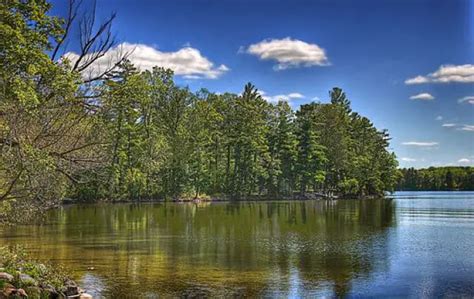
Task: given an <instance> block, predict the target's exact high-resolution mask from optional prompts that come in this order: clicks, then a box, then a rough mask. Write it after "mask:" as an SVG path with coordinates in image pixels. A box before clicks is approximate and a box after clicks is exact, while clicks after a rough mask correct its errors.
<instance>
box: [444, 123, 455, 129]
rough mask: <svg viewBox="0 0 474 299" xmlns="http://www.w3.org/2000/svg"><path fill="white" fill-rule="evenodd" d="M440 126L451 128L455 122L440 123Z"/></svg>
mask: <svg viewBox="0 0 474 299" xmlns="http://www.w3.org/2000/svg"><path fill="white" fill-rule="evenodd" d="M441 126H442V127H445V128H452V127H455V126H456V124H451V123H448V124H442V125H441Z"/></svg>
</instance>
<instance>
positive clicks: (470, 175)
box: [397, 166, 474, 191]
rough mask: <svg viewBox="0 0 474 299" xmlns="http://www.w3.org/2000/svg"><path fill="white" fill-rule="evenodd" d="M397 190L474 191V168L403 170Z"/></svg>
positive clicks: (453, 167)
mask: <svg viewBox="0 0 474 299" xmlns="http://www.w3.org/2000/svg"><path fill="white" fill-rule="evenodd" d="M401 174H402V176H401V178H400V181H399V182H398V184H397V190H406V191H453V190H460V191H474V167H459V166H457V167H455V166H451V167H430V168H425V169H414V168H403V169H401Z"/></svg>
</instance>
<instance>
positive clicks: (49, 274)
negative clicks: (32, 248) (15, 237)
mask: <svg viewBox="0 0 474 299" xmlns="http://www.w3.org/2000/svg"><path fill="white" fill-rule="evenodd" d="M0 267H1V268H3V271H4V272H7V273H9V274H11V275H13V277H14V281H13V285H14V286H15V287H17V288H25V287H27V286H28V285H27V284H25V283H28V282H22V281H21V280H20V279H19V273H22V274H27V275H29V276H30V277H32V278H33V279H34V280H35V281H36V282H37V283H38V284H41V285H45V286H46V285H50V286H53V287H54V288H57V289H60V288H61V287H63V286H64V283H65V282H66V281H68V280H69V277H70V276H69V274H68V273H67V272H66V271H65V270H64V269H62V268H61V267H60V266H58V265H52V264H44V263H40V262H38V261H36V260H32V259H30V258H28V254H27V252H26V251H25V249H24V248H23V247H21V246H14V247H0Z"/></svg>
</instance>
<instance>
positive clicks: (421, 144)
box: [402, 141, 439, 147]
mask: <svg viewBox="0 0 474 299" xmlns="http://www.w3.org/2000/svg"><path fill="white" fill-rule="evenodd" d="M402 144H403V145H410V146H419V147H433V146H436V145H439V143H438V142H419V141H407V142H403V143H402Z"/></svg>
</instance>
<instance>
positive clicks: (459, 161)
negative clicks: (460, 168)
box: [458, 158, 471, 164]
mask: <svg viewBox="0 0 474 299" xmlns="http://www.w3.org/2000/svg"><path fill="white" fill-rule="evenodd" d="M470 162H471V160H469V159H467V158H462V159H459V160H458V163H463V164H466V163H470Z"/></svg>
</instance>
